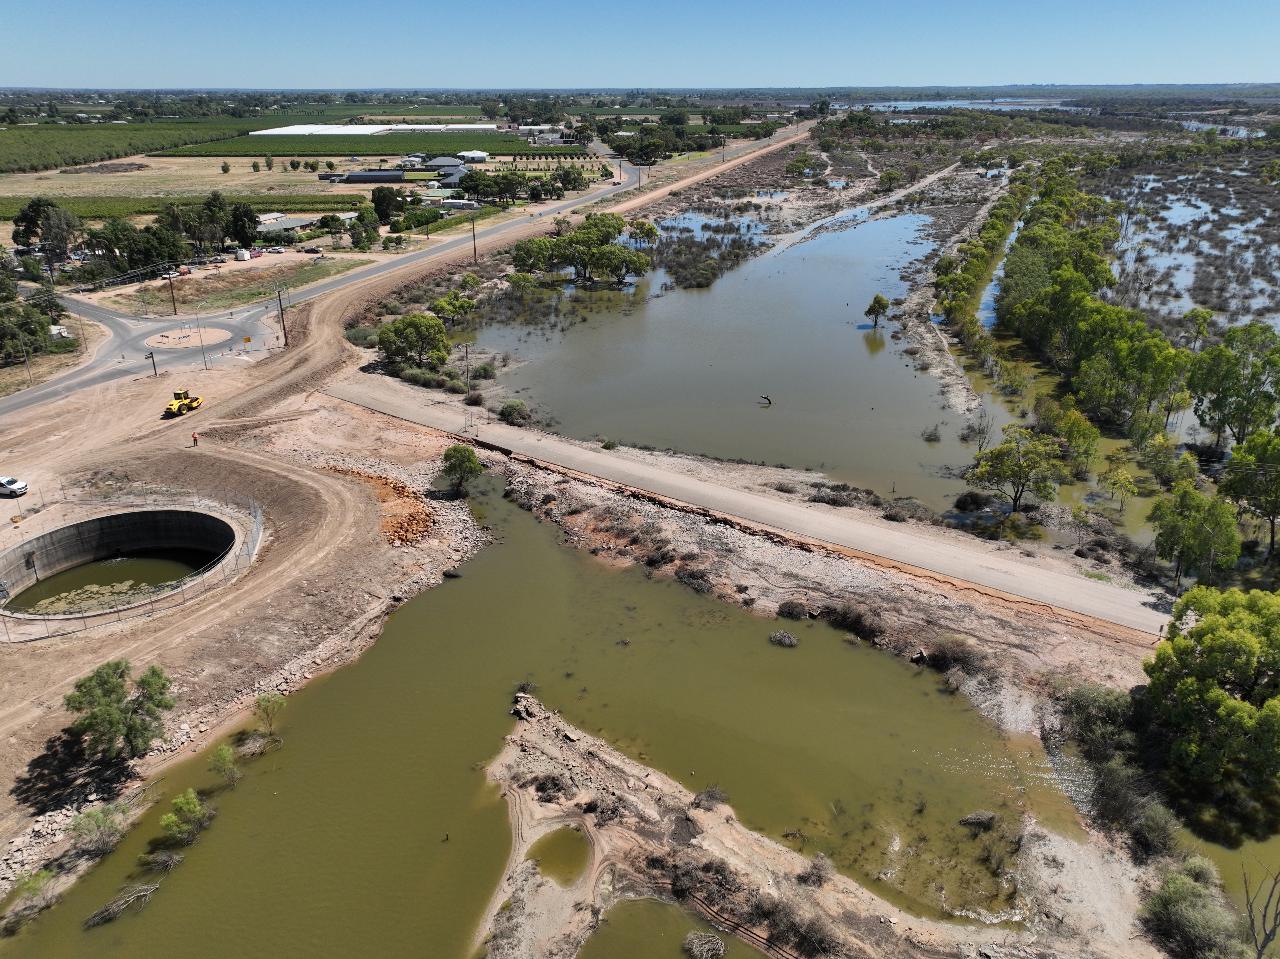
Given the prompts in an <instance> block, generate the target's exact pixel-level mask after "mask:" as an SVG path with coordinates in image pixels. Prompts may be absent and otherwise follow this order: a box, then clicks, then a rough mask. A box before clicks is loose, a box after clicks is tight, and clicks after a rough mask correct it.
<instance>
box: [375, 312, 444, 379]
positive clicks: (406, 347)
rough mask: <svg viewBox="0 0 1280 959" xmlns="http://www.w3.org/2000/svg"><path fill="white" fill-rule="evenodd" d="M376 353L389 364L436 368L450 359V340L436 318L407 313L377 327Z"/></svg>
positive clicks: (428, 315) (422, 314)
mask: <svg viewBox="0 0 1280 959" xmlns="http://www.w3.org/2000/svg"><path fill="white" fill-rule="evenodd" d="M378 349H379V350H381V351H382V355H383V357H384V358H385V359H387V360H389V361H391V362H397V363H412V364H413V365H414V366H429V367H437V368H438V367H440V366H443V365H444V363H445V361H447V360H448V359H449V337H448V334H447V333H445V329H444V323H442V322H441V321H440V318H439V317H437V316H431V315H430V314H428V313H410V314H409V315H408V316H402V317H399V318H398V319H395V320H392V321H391V322H390V323H384V324H383V325H382V326H380V327H378Z"/></svg>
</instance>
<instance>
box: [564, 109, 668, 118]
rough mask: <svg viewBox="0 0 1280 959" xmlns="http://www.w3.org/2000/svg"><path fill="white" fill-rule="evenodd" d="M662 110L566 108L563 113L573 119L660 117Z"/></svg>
mask: <svg viewBox="0 0 1280 959" xmlns="http://www.w3.org/2000/svg"><path fill="white" fill-rule="evenodd" d="M662 112H663V111H662V110H661V109H659V108H658V107H623V108H622V109H621V110H615V109H614V108H613V107H568V108H566V109H565V113H567V114H569V115H570V116H574V117H660V116H662Z"/></svg>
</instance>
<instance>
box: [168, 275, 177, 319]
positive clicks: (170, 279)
mask: <svg viewBox="0 0 1280 959" xmlns="http://www.w3.org/2000/svg"><path fill="white" fill-rule="evenodd" d="M169 299H170V300H172V301H173V315H174V316H177V315H178V295H177V294H176V293H174V292H173V271H172V270H170V271H169Z"/></svg>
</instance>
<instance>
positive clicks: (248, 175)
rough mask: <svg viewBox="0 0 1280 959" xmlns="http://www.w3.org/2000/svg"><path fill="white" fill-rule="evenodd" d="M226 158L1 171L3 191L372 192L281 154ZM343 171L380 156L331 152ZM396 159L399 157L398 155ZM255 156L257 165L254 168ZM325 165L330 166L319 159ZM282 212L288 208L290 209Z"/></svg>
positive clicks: (108, 193)
mask: <svg viewBox="0 0 1280 959" xmlns="http://www.w3.org/2000/svg"><path fill="white" fill-rule="evenodd" d="M223 159H224V158H222V157H153V156H134V157H126V158H125V159H123V160H117V161H114V162H112V163H104V164H99V165H97V166H93V167H70V168H68V169H71V170H75V171H76V172H75V173H64V172H60V171H57V170H45V171H43V172H40V173H6V174H4V175H0V196H22V197H32V196H48V197H53V198H54V199H56V198H57V197H59V196H191V195H193V194H200V193H208V192H209V191H211V190H220V191H222V192H223V193H283V194H298V193H349V194H356V195H358V194H363V195H365V196H367V195H368V193H369V186H368V185H367V184H365V185H361V184H355V183H352V184H346V183H335V184H330V183H329V182H328V181H324V180H319V179H317V177H316V174H314V173H312V172H310V171H309V170H305V169H299V170H291V169H289V164H288V159H287V158H286V159H283V160H281V159H277V160H276V161H275V168H274V169H272V170H268V169H267V168H266V167H265V166H264V165H263V157H227V158H225V160H226V162H227V163H229V164H230V165H231V170H230V172H228V173H223V172H222V164H223ZM332 159H333V161H334V164H335V165H336V167H337V170H338V171H339V172H343V173H345V172H348V171H350V170H363V169H365V168H366V167H368V166H370V162H372V165H373V166H374V167H376V166H377V164H378V158H377V157H364V158H362V159H361V160H360V161H358V162H357V161H352V160H349V159H345V158H339V157H333V158H332ZM396 159H398V157H397V158H396ZM255 160H257V162H258V166H259V170H258V171H257V172H254V170H253V162H254V161H255ZM321 169H322V170H326V171H327V167H325V166H324V164H323V163H322V164H321ZM281 212H289V211H287V210H285V211H281Z"/></svg>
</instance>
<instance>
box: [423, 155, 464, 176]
mask: <svg viewBox="0 0 1280 959" xmlns="http://www.w3.org/2000/svg"><path fill="white" fill-rule="evenodd" d="M460 166H462V161H461V160H459V159H458V158H457V157H436V158H435V159H434V160H427V161H425V162H424V163H423V164H422V169H424V170H439V171H441V172H442V173H452V172H453V171H454V170H456V169H457V168H458V167H460Z"/></svg>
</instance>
